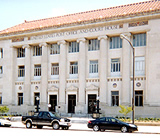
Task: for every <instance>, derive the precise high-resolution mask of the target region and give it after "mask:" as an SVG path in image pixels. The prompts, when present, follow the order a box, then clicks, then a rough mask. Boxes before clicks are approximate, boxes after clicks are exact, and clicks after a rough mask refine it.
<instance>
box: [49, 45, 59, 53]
mask: <svg viewBox="0 0 160 140" xmlns="http://www.w3.org/2000/svg"><path fill="white" fill-rule="evenodd" d="M50 54H60V45H58V44H52V45H51V48H50Z"/></svg>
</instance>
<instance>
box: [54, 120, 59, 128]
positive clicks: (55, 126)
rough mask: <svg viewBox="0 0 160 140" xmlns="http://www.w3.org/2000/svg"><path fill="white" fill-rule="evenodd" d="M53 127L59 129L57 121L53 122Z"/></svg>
mask: <svg viewBox="0 0 160 140" xmlns="http://www.w3.org/2000/svg"><path fill="white" fill-rule="evenodd" d="M53 129H54V130H58V129H59V124H58V123H57V122H55V123H53Z"/></svg>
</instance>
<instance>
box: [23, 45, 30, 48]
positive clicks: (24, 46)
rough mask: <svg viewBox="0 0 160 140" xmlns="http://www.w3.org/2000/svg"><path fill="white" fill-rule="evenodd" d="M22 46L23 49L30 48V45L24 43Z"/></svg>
mask: <svg viewBox="0 0 160 140" xmlns="http://www.w3.org/2000/svg"><path fill="white" fill-rule="evenodd" d="M22 48H23V49H25V48H30V45H28V44H25V45H23V46H22Z"/></svg>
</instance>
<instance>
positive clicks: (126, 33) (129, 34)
mask: <svg viewBox="0 0 160 140" xmlns="http://www.w3.org/2000/svg"><path fill="white" fill-rule="evenodd" d="M122 34H123V35H125V36H127V37H131V35H132V34H131V33H130V32H125V33H122Z"/></svg>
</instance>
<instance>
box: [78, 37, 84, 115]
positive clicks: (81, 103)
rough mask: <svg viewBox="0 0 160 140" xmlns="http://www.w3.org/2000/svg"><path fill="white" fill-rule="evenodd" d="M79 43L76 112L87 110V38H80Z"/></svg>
mask: <svg viewBox="0 0 160 140" xmlns="http://www.w3.org/2000/svg"><path fill="white" fill-rule="evenodd" d="M77 42H78V43H79V60H78V64H79V70H78V71H79V94H78V97H77V98H78V103H77V106H76V112H79V111H81V112H82V113H86V112H85V110H86V109H85V87H86V39H85V38H81V39H78V40H77Z"/></svg>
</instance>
